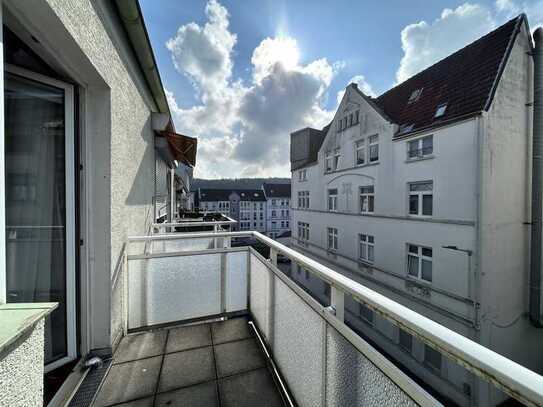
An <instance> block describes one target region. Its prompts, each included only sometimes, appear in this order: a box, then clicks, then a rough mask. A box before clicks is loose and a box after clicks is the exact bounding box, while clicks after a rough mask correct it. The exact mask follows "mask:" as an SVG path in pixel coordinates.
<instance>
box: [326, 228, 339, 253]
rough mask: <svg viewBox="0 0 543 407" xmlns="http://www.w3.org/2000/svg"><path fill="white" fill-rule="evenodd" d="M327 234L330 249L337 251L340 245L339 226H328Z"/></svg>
mask: <svg viewBox="0 0 543 407" xmlns="http://www.w3.org/2000/svg"><path fill="white" fill-rule="evenodd" d="M326 236H327V239H326V241H327V245H326V247H327V248H328V251H331V252H335V251H337V250H338V247H339V231H338V229H337V228H333V227H330V226H328V227H327V228H326Z"/></svg>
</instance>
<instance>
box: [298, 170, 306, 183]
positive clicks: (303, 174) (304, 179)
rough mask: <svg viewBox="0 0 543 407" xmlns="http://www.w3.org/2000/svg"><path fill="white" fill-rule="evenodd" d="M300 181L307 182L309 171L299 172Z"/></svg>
mask: <svg viewBox="0 0 543 407" xmlns="http://www.w3.org/2000/svg"><path fill="white" fill-rule="evenodd" d="M298 181H307V170H300V171H298Z"/></svg>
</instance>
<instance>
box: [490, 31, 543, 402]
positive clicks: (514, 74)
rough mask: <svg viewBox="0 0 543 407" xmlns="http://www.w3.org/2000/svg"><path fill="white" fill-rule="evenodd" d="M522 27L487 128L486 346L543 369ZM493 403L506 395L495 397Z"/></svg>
mask: <svg viewBox="0 0 543 407" xmlns="http://www.w3.org/2000/svg"><path fill="white" fill-rule="evenodd" d="M528 51H530V48H529V44H528V33H527V32H526V29H525V27H524V26H523V27H522V31H521V34H520V35H519V36H518V37H517V39H516V42H515V44H514V47H513V48H512V51H511V56H510V58H509V62H508V64H507V65H506V67H505V70H504V72H503V75H502V78H501V80H500V83H499V85H498V88H497V91H496V94H495V96H494V99H493V102H492V105H491V108H490V109H489V111H488V113H487V114H485V117H484V121H483V129H482V136H483V142H482V170H481V176H482V190H481V200H482V202H481V207H482V210H481V215H482V216H481V252H480V253H481V271H482V274H481V276H482V277H481V319H482V321H481V343H482V344H483V345H485V346H488V347H490V348H492V349H494V350H496V351H497V352H499V353H501V354H503V355H505V356H506V357H508V358H511V359H513V360H515V361H517V362H519V363H521V364H523V365H524V366H526V367H528V368H530V369H532V370H535V371H537V372H539V373H541V372H543V354H542V353H541V344H542V343H543V330H541V329H536V328H534V327H533V326H532V325H531V324H530V322H529V321H528V317H527V309H528V298H529V297H528V295H529V293H528V285H529V268H530V251H529V242H530V241H529V239H530V232H531V231H530V226H529V225H526V224H525V222H529V221H530V204H531V142H532V137H531V132H532V129H531V121H532V114H531V113H532V109H531V107H529V106H526V104H527V103H529V102H531V101H532V98H533V96H532V92H533V82H532V75H533V72H532V70H533V63H532V58H531V57H530V56H529V55H528V54H527V52H528ZM492 397H494V398H493V399H490V400H489V403H494V402H497V401H499V400H500V399H499V398H498V397H496V396H495V395H492Z"/></svg>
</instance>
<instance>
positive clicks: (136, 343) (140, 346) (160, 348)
mask: <svg viewBox="0 0 543 407" xmlns="http://www.w3.org/2000/svg"><path fill="white" fill-rule="evenodd" d="M167 334H168V333H167V331H164V330H160V331H152V332H145V333H141V334H131V335H127V336H125V337H124V338H123V339H122V341H121V343H120V344H119V347H118V348H117V350H116V351H115V355H114V357H113V363H120V362H127V361H131V360H137V359H143V358H147V357H150V356H157V355H161V354H162V353H164V346H165V344H166V335H167Z"/></svg>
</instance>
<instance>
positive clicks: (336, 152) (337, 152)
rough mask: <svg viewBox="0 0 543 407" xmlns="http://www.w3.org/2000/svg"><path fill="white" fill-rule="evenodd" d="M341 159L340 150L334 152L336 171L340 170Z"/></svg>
mask: <svg viewBox="0 0 543 407" xmlns="http://www.w3.org/2000/svg"><path fill="white" fill-rule="evenodd" d="M340 157H341V153H340V151H339V148H337V149H336V150H335V151H334V170H337V169H338V168H339V158H340Z"/></svg>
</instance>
